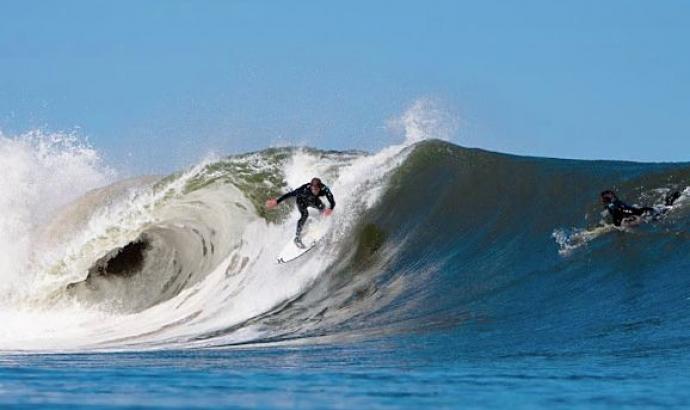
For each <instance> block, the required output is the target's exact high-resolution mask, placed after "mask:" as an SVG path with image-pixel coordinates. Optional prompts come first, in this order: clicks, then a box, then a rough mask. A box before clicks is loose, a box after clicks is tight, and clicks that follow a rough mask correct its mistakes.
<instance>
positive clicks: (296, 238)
mask: <svg viewBox="0 0 690 410" xmlns="http://www.w3.org/2000/svg"><path fill="white" fill-rule="evenodd" d="M295 245H296V246H297V247H298V248H300V249H304V248H306V246H304V244H303V243H302V239H300V237H299V236H295Z"/></svg>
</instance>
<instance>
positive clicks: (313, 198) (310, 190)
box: [266, 178, 335, 249]
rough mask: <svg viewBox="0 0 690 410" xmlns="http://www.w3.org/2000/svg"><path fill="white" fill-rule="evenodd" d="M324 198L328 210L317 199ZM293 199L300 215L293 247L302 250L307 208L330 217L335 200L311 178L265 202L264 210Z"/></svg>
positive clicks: (317, 179) (324, 187) (326, 189)
mask: <svg viewBox="0 0 690 410" xmlns="http://www.w3.org/2000/svg"><path fill="white" fill-rule="evenodd" d="M322 196H325V197H326V199H328V202H329V204H330V208H326V206H325V205H324V204H323V202H322V201H321V199H319V197H322ZM291 197H295V204H296V205H297V209H298V210H299V213H300V218H299V220H298V221H297V231H296V233H295V245H297V247H299V248H301V249H304V248H306V246H305V245H304V244H303V243H302V229H303V228H304V223H305V222H306V221H307V218H309V211H308V210H307V208H309V207H313V208H316V209H318V210H319V211H321V212H322V213H323V214H324V215H325V216H330V214H331V213H332V212H333V208H335V198H333V194H332V193H331V190H330V189H329V188H328V187H327V186H326V185H324V184H323V182H321V179H319V178H312V180H311V181H310V182H308V183H306V184H304V185H302V186H301V187H299V188H297V189H295V190H294V191H290V192H288V193H286V194H283V195H282V196H281V197H279V198H278V199H275V198H271V199H269V200H268V201H266V208H268V209H273V208H275V207H276V206H278V204H280V203H281V202H283V201H284V200H286V199H288V198H291Z"/></svg>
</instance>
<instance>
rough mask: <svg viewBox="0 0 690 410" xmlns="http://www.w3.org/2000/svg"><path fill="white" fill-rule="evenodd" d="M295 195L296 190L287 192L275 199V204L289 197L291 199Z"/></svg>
mask: <svg viewBox="0 0 690 410" xmlns="http://www.w3.org/2000/svg"><path fill="white" fill-rule="evenodd" d="M295 195H297V191H296V190H295V191H290V192H288V193H286V194H283V195H281V196H280V197H279V198H278V199H276V203H281V202H283V201H284V200H286V199H288V198H290V197H293V196H295Z"/></svg>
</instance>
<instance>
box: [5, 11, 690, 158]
mask: <svg viewBox="0 0 690 410" xmlns="http://www.w3.org/2000/svg"><path fill="white" fill-rule="evenodd" d="M419 98H431V99H433V100H435V101H437V102H438V104H440V105H441V106H442V107H443V109H444V110H447V111H448V112H450V113H452V115H453V116H455V117H457V118H458V119H459V124H460V127H459V129H458V131H457V133H456V135H455V136H454V137H453V139H452V140H453V141H454V142H456V143H458V144H460V145H466V146H475V147H481V148H486V149H491V150H498V151H503V152H511V153H519V154H531V155H540V156H555V157H568V158H587V159H590V158H592V159H593V158H597V159H599V158H609V159H631V160H644V161H683V160H685V161H687V160H690V2H688V1H672V0H669V1H663V2H654V1H633V0H627V1H581V0H578V1H512V2H508V1H473V2H464V1H413V2H409V1H343V2H337V4H336V2H327V1H194V2H192V1H172V0H166V1H153V0H146V1H108V2H106V1H8V0H0V130H2V131H3V133H4V134H6V135H13V134H16V133H20V132H23V131H26V130H29V129H32V128H36V127H42V128H46V129H49V130H67V131H69V130H73V129H75V128H76V127H78V128H79V130H80V131H79V132H80V133H81V134H83V135H86V136H88V138H89V139H90V141H91V142H92V143H93V145H95V146H96V147H97V148H98V149H99V150H101V151H103V152H105V155H106V156H109V157H111V158H112V160H113V161H114V162H116V163H127V165H128V166H132V167H134V168H137V169H140V170H142V171H149V170H169V169H171V168H174V167H177V166H179V165H182V164H187V163H189V162H190V161H193V160H194V159H195V158H198V157H199V156H200V155H202V154H203V153H204V152H206V151H210V150H213V151H215V152H218V153H236V152H243V151H247V150H254V149H261V148H264V147H267V146H269V145H275V144H283V143H301V144H309V145H312V146H316V147H320V148H334V149H344V148H360V149H367V150H375V149H377V148H380V147H382V146H384V145H387V144H389V143H391V142H392V141H393V140H394V139H395V137H394V136H393V135H391V134H390V133H388V132H387V131H386V130H385V129H384V125H385V123H386V121H387V120H388V119H390V118H392V117H395V116H399V115H400V114H401V113H402V112H403V111H404V110H405V109H406V107H408V106H409V105H411V104H413V103H414V101H416V100H417V99H419Z"/></svg>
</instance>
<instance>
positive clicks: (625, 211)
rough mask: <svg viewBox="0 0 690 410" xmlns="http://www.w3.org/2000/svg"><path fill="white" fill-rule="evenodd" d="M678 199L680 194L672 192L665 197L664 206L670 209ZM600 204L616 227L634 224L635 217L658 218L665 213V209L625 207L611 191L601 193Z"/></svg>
mask: <svg viewBox="0 0 690 410" xmlns="http://www.w3.org/2000/svg"><path fill="white" fill-rule="evenodd" d="M678 198H680V192H677V191H676V192H673V193H672V194H670V195H669V196H667V197H666V202H665V205H666V206H667V207H670V206H671V205H673V203H674V202H675V201H676V199H678ZM601 202H602V203H603V204H604V208H605V209H606V210H607V211H608V212H609V215H611V218H613V224H614V225H616V226H621V223H623V222H634V221H635V219H636V217H642V216H653V217H658V216H661V215H662V214H664V213H665V211H666V209H661V210H658V209H655V208H651V207H648V206H646V207H642V208H637V207H634V206H630V205H627V204H626V203H625V202H623V201H621V200H620V199H618V197H617V196H616V193H615V192H613V191H611V190H607V191H604V192H602V193H601Z"/></svg>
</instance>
